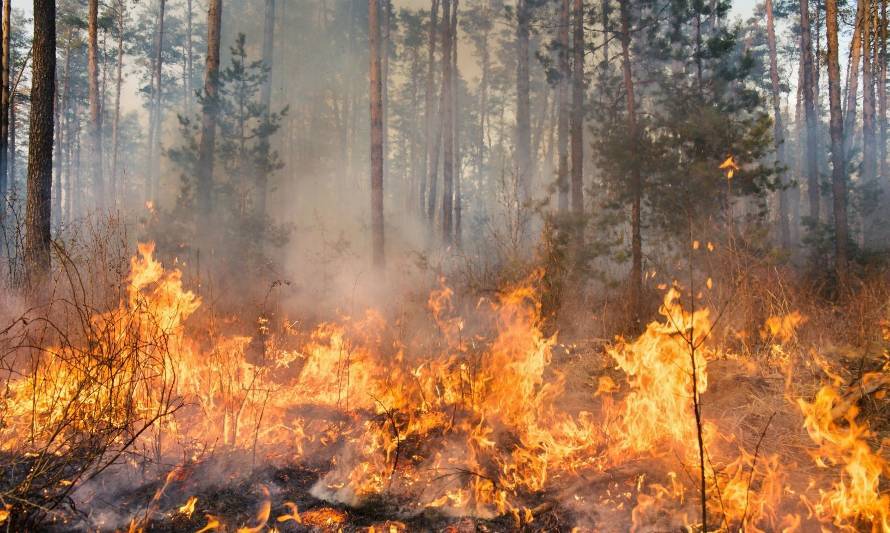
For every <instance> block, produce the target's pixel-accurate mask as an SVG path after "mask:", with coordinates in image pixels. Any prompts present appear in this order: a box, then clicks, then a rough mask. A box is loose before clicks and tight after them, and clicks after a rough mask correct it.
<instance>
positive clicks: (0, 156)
mask: <svg viewBox="0 0 890 533" xmlns="http://www.w3.org/2000/svg"><path fill="white" fill-rule="evenodd" d="M11 6H12V0H0V8H2V11H3V15H2V16H3V21H2V31H0V38H2V43H0V222H3V220H4V219H5V214H6V192H7V190H8V189H9V176H10V173H9V153H10V151H11V150H10V142H9V122H10V118H9V117H10V112H9V110H10V89H11V87H10V85H9V83H10V80H9V70H10V68H11V63H10V56H9V47H10V42H11V38H12V37H11V36H12V32H11V28H12V26H11V21H10V18H11V15H12V11H11ZM14 149H15V147H12V150H14Z"/></svg>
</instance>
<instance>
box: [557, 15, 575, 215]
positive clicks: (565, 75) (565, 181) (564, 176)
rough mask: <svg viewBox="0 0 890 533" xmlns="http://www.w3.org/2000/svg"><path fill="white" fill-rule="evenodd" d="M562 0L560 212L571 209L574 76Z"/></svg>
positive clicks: (559, 125) (559, 150) (558, 185)
mask: <svg viewBox="0 0 890 533" xmlns="http://www.w3.org/2000/svg"><path fill="white" fill-rule="evenodd" d="M570 1H571V0H562V2H561V7H560V11H559V34H558V38H559V54H558V55H559V86H558V91H559V119H558V120H559V124H558V125H557V129H558V133H557V135H558V137H559V146H558V148H557V149H558V152H559V163H558V167H557V171H556V172H557V174H556V188H557V192H558V195H559V197H558V205H559V212H560V213H566V212H567V211H568V209H569V80H570V79H571V77H572V72H571V68H570V66H569V26H570V22H569V2H570Z"/></svg>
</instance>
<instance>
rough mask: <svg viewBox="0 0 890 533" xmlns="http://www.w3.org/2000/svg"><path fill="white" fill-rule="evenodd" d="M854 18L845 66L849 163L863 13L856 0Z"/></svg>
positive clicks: (860, 5) (845, 137)
mask: <svg viewBox="0 0 890 533" xmlns="http://www.w3.org/2000/svg"><path fill="white" fill-rule="evenodd" d="M857 4H858V7H857V8H856V19H855V21H854V27H853V37H852V38H851V40H850V60H849V64H848V66H847V70H848V72H849V74H848V75H847V99H846V102H845V104H844V107H845V108H844V161H845V164H846V163H849V162H850V160H851V159H852V156H853V154H852V150H853V131H854V130H855V129H856V128H855V126H856V104H857V95H858V93H859V63H860V58H861V57H862V27H863V24H864V21H863V18H864V15H865V4H864V2H861V1H860V2H857Z"/></svg>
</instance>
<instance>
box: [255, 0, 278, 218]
mask: <svg viewBox="0 0 890 533" xmlns="http://www.w3.org/2000/svg"><path fill="white" fill-rule="evenodd" d="M274 43H275V0H266V16H265V24H264V29H263V63H264V64H265V65H266V68H267V69H268V73H267V76H266V81H265V82H264V83H263V87H262V93H261V95H260V100H261V103H262V106H263V113H265V120H266V121H268V120H269V117H270V114H271V112H272V61H273V57H274V56H273V54H274V53H275V48H274V46H275V44H274ZM262 149H263V150H264V152H265V153H264V157H265V158H268V156H269V151H270V147H269V141H268V139H267V140H266V141H264V142H263V146H262ZM257 182H258V183H257V198H256V213H257V216H258V217H259V219H260V220H263V219H265V218H266V196H267V191H268V186H269V176H268V175H266V172H265V171H264V170H261V171H260V172H258V174H257Z"/></svg>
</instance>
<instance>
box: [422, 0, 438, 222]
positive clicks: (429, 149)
mask: <svg viewBox="0 0 890 533" xmlns="http://www.w3.org/2000/svg"><path fill="white" fill-rule="evenodd" d="M438 16H439V0H432V1H431V4H430V24H429V45H428V48H427V50H428V53H427V74H426V92H425V95H424V115H423V116H424V146H423V160H424V171H423V174H422V175H421V177H420V188H419V190H420V212H421V213H425V212H426V209H427V207H426V189H427V183H428V182H429V184H430V186H432V183H433V182H434V181H435V180H436V166H437V163H436V162H437V161H438V158H434V157H433V151H436V153H437V154H438V146H437V145H436V144H435V143H434V142H433V127H434V119H433V116H434V114H435V109H434V107H435V105H436V96H435V84H436V67H435V65H436V30H437V26H438V21H437V18H438ZM434 159H435V161H436V162H434Z"/></svg>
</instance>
